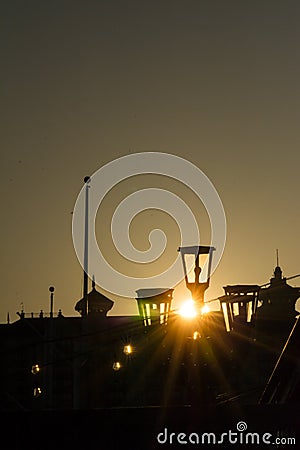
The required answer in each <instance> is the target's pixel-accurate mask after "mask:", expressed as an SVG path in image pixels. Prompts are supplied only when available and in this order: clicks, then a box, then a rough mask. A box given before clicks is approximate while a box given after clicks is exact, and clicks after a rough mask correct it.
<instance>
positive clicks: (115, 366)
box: [113, 361, 122, 372]
mask: <svg viewBox="0 0 300 450" xmlns="http://www.w3.org/2000/svg"><path fill="white" fill-rule="evenodd" d="M121 367H122V366H121V363H120V362H119V361H116V362H114V363H113V370H114V371H115V372H117V371H118V370H120V369H121Z"/></svg>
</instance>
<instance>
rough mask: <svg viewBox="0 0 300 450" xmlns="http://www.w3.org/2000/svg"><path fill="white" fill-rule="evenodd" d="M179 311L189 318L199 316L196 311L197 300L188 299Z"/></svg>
mask: <svg viewBox="0 0 300 450" xmlns="http://www.w3.org/2000/svg"><path fill="white" fill-rule="evenodd" d="M178 313H179V314H180V315H181V316H182V317H185V318H187V319H193V318H194V317H196V316H197V311H196V307H195V302H194V300H191V299H190V300H186V301H185V302H184V303H183V304H182V306H181V308H180V309H179V311H178Z"/></svg>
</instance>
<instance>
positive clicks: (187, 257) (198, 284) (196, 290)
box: [178, 245, 215, 313]
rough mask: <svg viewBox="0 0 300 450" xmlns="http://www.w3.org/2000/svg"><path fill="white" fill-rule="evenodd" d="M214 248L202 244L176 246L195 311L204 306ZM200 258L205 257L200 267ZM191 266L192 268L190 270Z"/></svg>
mask: <svg viewBox="0 0 300 450" xmlns="http://www.w3.org/2000/svg"><path fill="white" fill-rule="evenodd" d="M214 250H215V248H214V247H210V246H203V245H194V246H188V247H179V248H178V251H179V252H180V253H181V258H182V264H183V270H184V278H185V284H186V287H187V288H188V289H189V291H190V292H191V294H192V299H193V300H194V302H195V308H196V311H197V313H201V311H202V310H203V307H204V293H205V291H206V289H207V288H208V287H209V281H210V275H211V266H212V254H213V251H214ZM200 258H204V259H205V261H204V263H203V264H202V265H203V267H200ZM193 266H194V270H193V271H191V268H192V267H193ZM204 268H205V269H206V270H205V272H204V271H203V269H204Z"/></svg>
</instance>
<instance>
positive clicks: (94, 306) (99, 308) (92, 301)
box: [75, 284, 114, 316]
mask: <svg viewBox="0 0 300 450" xmlns="http://www.w3.org/2000/svg"><path fill="white" fill-rule="evenodd" d="M87 300H88V314H99V315H102V316H106V314H107V313H108V311H109V310H110V309H111V308H112V307H113V305H114V302H113V301H112V300H110V299H109V298H107V297H105V295H103V294H101V292H98V291H97V290H96V288H95V285H94V284H93V288H92V290H91V292H89V293H88V295H87ZM75 311H78V312H79V313H80V314H81V315H82V316H83V315H84V311H85V299H84V298H82V299H81V300H79V301H78V302H77V303H76V305H75Z"/></svg>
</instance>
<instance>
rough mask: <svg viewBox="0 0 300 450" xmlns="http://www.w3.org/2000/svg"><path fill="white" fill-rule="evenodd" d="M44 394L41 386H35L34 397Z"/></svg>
mask: <svg viewBox="0 0 300 450" xmlns="http://www.w3.org/2000/svg"><path fill="white" fill-rule="evenodd" d="M41 394H42V390H41V388H39V387H36V388H34V390H33V396H34V397H39V396H40V395H41Z"/></svg>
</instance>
